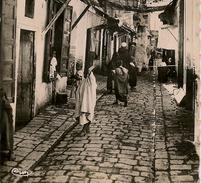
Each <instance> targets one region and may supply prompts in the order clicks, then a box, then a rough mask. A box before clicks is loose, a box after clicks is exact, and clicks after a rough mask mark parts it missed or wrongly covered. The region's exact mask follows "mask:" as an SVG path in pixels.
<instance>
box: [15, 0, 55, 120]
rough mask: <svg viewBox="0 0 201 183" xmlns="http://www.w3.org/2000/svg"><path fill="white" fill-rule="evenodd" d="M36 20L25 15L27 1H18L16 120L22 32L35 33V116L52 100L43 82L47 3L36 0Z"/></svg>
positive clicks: (47, 86)
mask: <svg viewBox="0 0 201 183" xmlns="http://www.w3.org/2000/svg"><path fill="white" fill-rule="evenodd" d="M34 11H35V12H34V18H33V19H31V18H27V17H25V16H24V14H25V0H20V1H17V29H16V72H15V73H16V75H15V78H16V80H15V103H14V104H12V106H13V111H14V119H15V110H16V109H15V108H16V99H17V74H18V72H17V71H18V63H19V52H20V50H19V49H20V30H21V29H24V30H30V31H34V32H35V63H36V79H35V101H34V106H35V107H34V114H35V113H36V111H37V110H38V108H39V107H41V106H43V105H44V104H45V103H47V102H48V101H49V100H50V93H51V86H50V85H49V84H47V83H43V82H42V74H43V62H44V45H45V40H44V37H42V34H41V32H42V30H43V29H44V28H45V24H46V14H47V1H45V0H36V1H35V8H34Z"/></svg>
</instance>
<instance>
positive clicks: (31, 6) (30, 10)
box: [25, 0, 35, 18]
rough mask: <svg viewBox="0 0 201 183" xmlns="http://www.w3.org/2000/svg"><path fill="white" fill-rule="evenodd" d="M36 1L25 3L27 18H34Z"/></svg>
mask: <svg viewBox="0 0 201 183" xmlns="http://www.w3.org/2000/svg"><path fill="white" fill-rule="evenodd" d="M34 6H35V0H26V2H25V17H29V18H33V17H34Z"/></svg>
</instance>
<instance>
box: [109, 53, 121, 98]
mask: <svg viewBox="0 0 201 183" xmlns="http://www.w3.org/2000/svg"><path fill="white" fill-rule="evenodd" d="M118 59H119V54H118V53H117V52H115V53H114V54H113V56H112V59H111V60H110V62H109V64H108V66H107V67H108V76H107V92H108V93H109V94H111V93H112V90H113V80H114V79H113V74H112V70H114V69H115V68H116V61H117V60H118Z"/></svg>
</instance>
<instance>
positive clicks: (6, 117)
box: [0, 88, 13, 162]
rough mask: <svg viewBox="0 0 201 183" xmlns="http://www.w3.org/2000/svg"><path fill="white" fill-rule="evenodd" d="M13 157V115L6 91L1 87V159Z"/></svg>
mask: <svg viewBox="0 0 201 183" xmlns="http://www.w3.org/2000/svg"><path fill="white" fill-rule="evenodd" d="M6 158H8V159H9V160H11V159H13V117H12V108H11V106H10V103H9V101H8V98H7V96H6V93H5V92H4V90H3V89H2V88H0V161H1V162H3V161H4V160H5V159H6Z"/></svg>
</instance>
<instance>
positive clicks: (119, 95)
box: [113, 60, 128, 107]
mask: <svg viewBox="0 0 201 183" xmlns="http://www.w3.org/2000/svg"><path fill="white" fill-rule="evenodd" d="M113 73H114V87H115V96H116V101H115V103H114V104H118V101H120V102H124V107H127V104H128V99H127V95H128V69H126V68H125V67H123V65H122V60H117V68H116V69H115V70H113Z"/></svg>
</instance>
